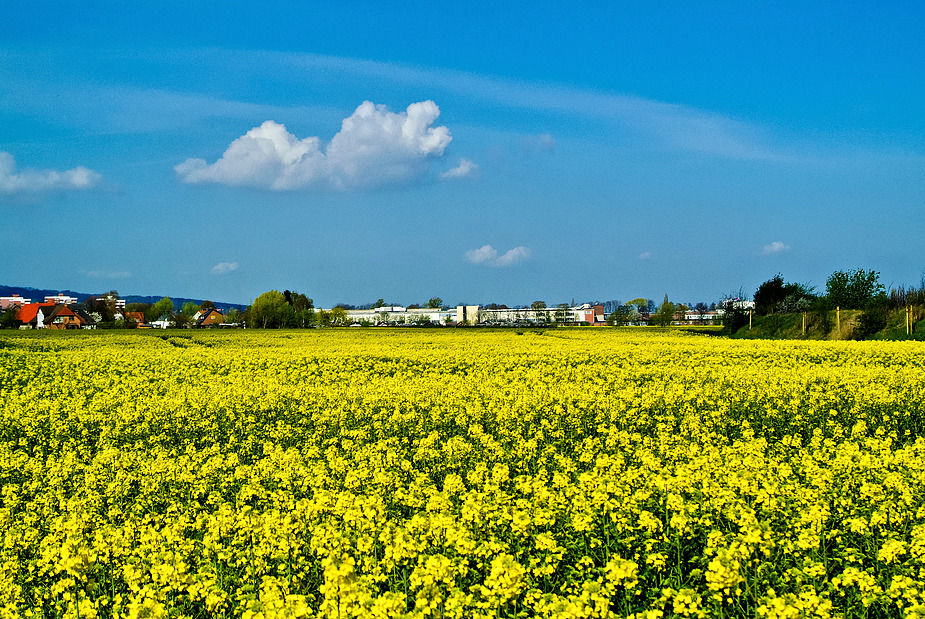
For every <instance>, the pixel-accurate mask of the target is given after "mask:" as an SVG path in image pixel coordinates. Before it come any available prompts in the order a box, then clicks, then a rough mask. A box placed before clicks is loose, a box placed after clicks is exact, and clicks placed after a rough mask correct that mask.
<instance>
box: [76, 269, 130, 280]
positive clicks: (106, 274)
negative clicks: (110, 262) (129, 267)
mask: <svg viewBox="0 0 925 619" xmlns="http://www.w3.org/2000/svg"><path fill="white" fill-rule="evenodd" d="M80 274H81V275H83V276H84V277H91V278H93V279H124V278H126V277H131V276H132V272H131V271H103V270H92V271H81V272H80Z"/></svg>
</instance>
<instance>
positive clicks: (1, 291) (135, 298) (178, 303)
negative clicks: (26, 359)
mask: <svg viewBox="0 0 925 619" xmlns="http://www.w3.org/2000/svg"><path fill="white" fill-rule="evenodd" d="M106 292H109V291H108V290H101V291H100V292H75V291H74V290H61V289H58V288H54V289H45V288H30V287H28V286H3V285H0V297H11V296H13V295H16V294H18V295H19V296H21V297H25V298H27V299H32V300H33V301H43V300H44V299H45V297H46V296H49V295H57V294H65V295H67V296H69V297H77V300H78V301H80V302H83V301H84V300H86V299H87V298H88V297H94V296H99V295H101V294H105V293H106ZM165 296H170V295H149V296H144V295H137V294H122V295H119V297H120V298H122V299H125V302H126V303H157V302H158V301H160V300H161V299H163V298H164V297H165ZM170 300H171V301H173V303H174V306H175V307H176V308H177V309H179V308H181V307H183V304H184V303H195V304H196V305H202V302H203V301H205V299H187V298H185V297H174V296H170ZM210 300H211V299H210ZM212 302H213V303H215V306H216V307H217V308H219V309H231V308H235V309H239V310H242V311H243V310H244V309H246V308H247V306H246V305H241V304H239V303H222V302H221V301H212Z"/></svg>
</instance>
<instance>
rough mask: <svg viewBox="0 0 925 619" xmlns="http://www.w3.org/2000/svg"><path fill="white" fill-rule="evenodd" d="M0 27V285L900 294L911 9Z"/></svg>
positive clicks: (31, 9) (15, 23)
mask: <svg viewBox="0 0 925 619" xmlns="http://www.w3.org/2000/svg"><path fill="white" fill-rule="evenodd" d="M562 6H563V5H561V4H559V3H556V4H553V3H536V2H532V3H520V2H516V3H515V2H511V3H497V2H467V3H453V5H452V6H449V7H442V6H440V4H439V3H438V4H435V3H423V2H407V3H400V4H394V3H393V4H384V3H363V2H349V1H348V2H340V3H314V2H265V3H241V2H220V3H219V2H182V3H180V2H159V3H149V5H141V4H138V3H125V2H93V3H73V2H57V3H53V2H41V1H39V2H31V3H21V2H6V1H4V0H0V14H2V15H3V19H0V81H2V84H3V87H2V88H0V246H2V247H4V248H5V251H4V252H3V256H4V257H3V258H2V259H0V283H6V284H12V285H26V286H34V287H40V288H61V289H65V288H69V289H74V290H81V291H88V292H94V291H104V290H110V289H113V288H115V289H117V290H119V291H120V292H122V293H123V294H156V295H160V294H164V295H174V296H184V297H199V298H210V299H214V300H219V301H228V302H240V303H247V302H250V301H252V300H253V298H254V297H255V296H257V295H258V294H260V293H261V292H264V291H266V290H269V289H279V290H282V289H285V288H289V289H293V290H298V291H300V292H304V293H306V294H308V295H309V296H311V297H313V298H314V299H315V301H316V304H319V305H326V306H329V305H333V304H335V303H341V302H344V303H353V304H361V303H367V302H372V301H375V300H376V299H378V298H385V299H386V300H387V301H390V302H397V303H402V304H411V303H421V302H424V301H426V300H427V299H428V298H430V297H433V296H439V297H441V298H443V299H444V301H445V302H447V303H452V304H455V303H458V302H467V303H490V302H497V303H507V304H509V305H517V304H529V303H531V302H532V301H534V300H545V301H546V302H547V303H550V304H555V303H559V302H563V301H564V302H570V301H572V300H573V299H574V300H575V301H591V300H610V299H619V300H623V301H626V300H629V299H632V298H635V297H640V296H642V297H648V298H653V299H656V300H661V298H662V296H663V295H664V294H668V296H669V297H670V298H671V299H672V300H675V301H682V302H688V301H690V302H697V301H706V302H710V301H715V300H718V299H719V298H721V297H722V296H723V295H725V294H727V293H730V292H732V291H735V290H739V289H740V288H744V289H745V290H746V292H748V293H751V292H753V291H754V289H755V288H756V287H757V286H758V284H760V283H761V282H763V281H765V280H767V279H769V278H771V277H772V276H774V275H775V274H776V273H778V272H780V273H782V274H783V276H784V278H785V279H786V280H788V281H797V282H801V283H809V284H813V285H815V286H817V288H820V289H821V288H824V285H825V279H826V277H827V276H828V275H829V274H830V273H832V272H833V271H835V270H839V269H852V268H865V269H875V270H878V271H880V272H881V280H882V282H883V283H884V284H886V285H890V284H893V285H899V284H903V285H918V283H919V279H920V276H921V274H922V272H923V268H925V252H923V249H925V217H923V214H925V79H923V78H922V76H923V75H925V46H923V45H922V43H921V32H923V31H925V8H923V7H922V6H921V5H920V4H918V3H912V2H908V3H890V2H886V3H878V4H871V3H843V2H817V3H780V2H775V3H771V2H767V3H741V2H711V3H703V4H698V3H691V2H660V3H612V2H611V3H595V2H589V3H581V4H580V6H579V7H578V8H569V9H563V8H561V7H562Z"/></svg>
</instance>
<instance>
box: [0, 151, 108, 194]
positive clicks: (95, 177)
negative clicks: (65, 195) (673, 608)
mask: <svg viewBox="0 0 925 619" xmlns="http://www.w3.org/2000/svg"><path fill="white" fill-rule="evenodd" d="M102 178H103V177H102V176H100V175H99V174H97V173H96V172H94V171H93V170H91V169H89V168H85V167H83V166H78V167H76V168H72V169H70V170H65V171H64V172H58V171H57V170H31V169H24V170H19V171H17V170H16V161H15V159H13V155H11V154H10V153H7V152H3V151H0V195H21V194H31V195H35V194H43V193H58V192H63V191H74V190H78V191H79V190H83V189H92V188H94V187H96V186H97V185H99V183H100V181H101V180H102Z"/></svg>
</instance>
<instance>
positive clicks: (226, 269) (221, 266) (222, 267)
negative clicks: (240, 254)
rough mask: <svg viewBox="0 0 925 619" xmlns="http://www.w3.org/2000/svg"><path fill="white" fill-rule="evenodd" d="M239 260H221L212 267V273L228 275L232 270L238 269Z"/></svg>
mask: <svg viewBox="0 0 925 619" xmlns="http://www.w3.org/2000/svg"><path fill="white" fill-rule="evenodd" d="M238 266H239V265H238V263H237V262H219V263H218V264H216V265H215V266H214V267H212V275H228V274H229V273H231V272H232V271H237V270H238Z"/></svg>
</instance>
